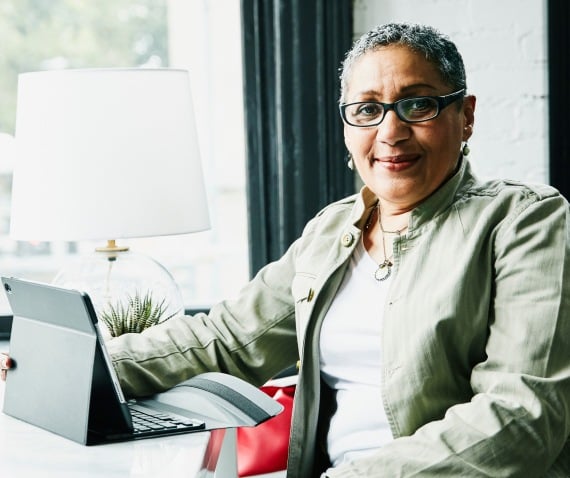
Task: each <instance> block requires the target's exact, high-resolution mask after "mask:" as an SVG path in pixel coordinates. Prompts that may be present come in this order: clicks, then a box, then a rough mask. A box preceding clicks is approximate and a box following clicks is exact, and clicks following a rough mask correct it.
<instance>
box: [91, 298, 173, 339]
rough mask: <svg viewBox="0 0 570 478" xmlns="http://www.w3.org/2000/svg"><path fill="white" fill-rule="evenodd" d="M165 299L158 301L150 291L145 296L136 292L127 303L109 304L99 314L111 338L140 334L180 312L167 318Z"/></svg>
mask: <svg viewBox="0 0 570 478" xmlns="http://www.w3.org/2000/svg"><path fill="white" fill-rule="evenodd" d="M165 302H166V301H165V299H162V300H161V301H157V300H155V299H154V298H153V297H152V293H151V292H150V291H149V292H147V293H146V294H144V296H143V295H142V294H141V293H139V292H136V293H135V294H134V295H132V296H128V298H127V300H126V301H117V302H116V303H115V304H112V303H108V304H107V305H106V306H105V308H104V309H103V310H102V311H101V312H100V313H99V319H100V320H101V321H102V322H103V323H104V324H105V325H106V326H107V329H108V330H109V333H110V334H111V337H118V336H119V335H122V334H126V333H133V332H134V333H139V332H142V331H143V330H144V329H147V328H148V327H152V326H153V325H156V324H159V323H162V322H166V321H167V320H168V319H171V318H172V317H174V316H175V315H177V313H178V312H174V313H173V314H170V315H168V316H165V311H166V310H167V308H168V304H166V303H165Z"/></svg>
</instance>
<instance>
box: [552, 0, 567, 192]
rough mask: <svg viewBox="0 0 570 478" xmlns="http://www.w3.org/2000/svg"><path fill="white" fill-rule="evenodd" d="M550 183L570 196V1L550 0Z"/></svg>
mask: <svg viewBox="0 0 570 478" xmlns="http://www.w3.org/2000/svg"><path fill="white" fill-rule="evenodd" d="M547 5H548V7H547V8H548V16H547V21H548V24H547V25H548V110H549V126H548V131H549V143H550V184H552V185H553V186H554V187H556V188H557V189H559V190H560V192H561V193H562V194H564V196H565V197H566V198H570V168H569V165H570V134H569V133H568V118H569V112H570V95H569V94H568V85H570V55H569V54H568V52H569V51H570V28H568V24H569V21H570V2H568V1H567V0H548V3H547Z"/></svg>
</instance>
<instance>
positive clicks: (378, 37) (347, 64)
mask: <svg viewBox="0 0 570 478" xmlns="http://www.w3.org/2000/svg"><path fill="white" fill-rule="evenodd" d="M388 45H403V46H406V47H408V48H409V49H410V50H412V51H415V52H418V53H420V54H422V55H424V56H425V58H426V60H428V61H429V62H431V63H433V65H434V66H435V67H436V68H437V70H438V71H439V73H440V74H441V78H442V79H443V81H444V82H445V83H446V84H448V85H449V86H451V87H452V88H453V90H454V91H456V90H460V89H463V88H467V80H466V78H465V66H464V65H463V59H462V58H461V54H460V53H459V51H458V50H457V47H456V46H455V44H454V43H453V42H452V41H451V40H450V39H449V37H447V36H446V35H444V34H442V33H440V32H439V31H438V30H436V29H435V28H433V27H430V26H427V25H419V24H413V23H386V24H384V25H379V26H377V27H375V28H373V29H372V30H370V31H368V32H367V33H365V34H364V35H362V36H361V37H360V38H359V39H358V40H356V41H355V42H354V44H353V46H352V48H351V49H350V50H349V51H348V53H347V54H346V56H345V58H344V61H343V62H342V66H341V68H340V101H341V102H343V101H344V100H345V94H346V89H347V85H348V79H349V76H350V72H351V70H352V67H353V66H354V63H355V61H356V60H357V59H358V58H360V57H361V56H362V55H364V54H365V53H368V52H370V51H374V50H377V49H378V48H380V47H383V46H388Z"/></svg>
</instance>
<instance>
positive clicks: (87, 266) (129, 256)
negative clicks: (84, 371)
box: [53, 250, 184, 338]
mask: <svg viewBox="0 0 570 478" xmlns="http://www.w3.org/2000/svg"><path fill="white" fill-rule="evenodd" d="M53 283H54V285H57V286H61V287H66V288H73V289H78V290H81V291H84V292H86V293H87V294H88V295H89V297H90V298H91V301H92V302H93V306H94V308H95V311H96V313H97V316H98V318H99V324H100V327H101V331H102V333H103V334H104V335H106V336H107V337H106V338H109V336H111V337H113V336H118V335H122V334H123V333H126V332H141V331H142V330H143V329H144V328H147V327H149V326H151V325H156V323H160V322H163V321H164V320H167V319H169V318H171V317H173V316H175V315H180V314H183V313H184V304H183V300H182V294H181V292H180V289H179V288H178V285H177V284H176V282H175V281H174V278H173V277H172V275H171V274H170V273H169V272H168V271H167V270H166V269H165V268H164V267H163V266H162V265H161V264H159V263H158V262H156V261H155V260H154V259H152V258H150V257H148V256H145V255H143V254H137V253H133V252H131V251H130V250H114V251H95V252H93V253H92V254H90V255H86V256H80V257H78V258H77V259H75V260H73V261H71V262H70V264H69V265H68V266H66V267H65V268H64V269H62V270H61V271H60V272H59V273H58V274H57V276H56V277H55V278H54V280H53ZM103 326H105V327H103Z"/></svg>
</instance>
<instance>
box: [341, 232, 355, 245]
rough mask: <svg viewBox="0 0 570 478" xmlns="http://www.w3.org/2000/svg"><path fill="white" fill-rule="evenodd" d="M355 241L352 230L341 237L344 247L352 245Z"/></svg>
mask: <svg viewBox="0 0 570 478" xmlns="http://www.w3.org/2000/svg"><path fill="white" fill-rule="evenodd" d="M353 242H354V236H353V235H352V234H351V233H350V232H347V233H346V234H343V236H342V238H341V239H340V243H341V244H342V245H343V246H344V247H348V246H351V245H352V243H353Z"/></svg>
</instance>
